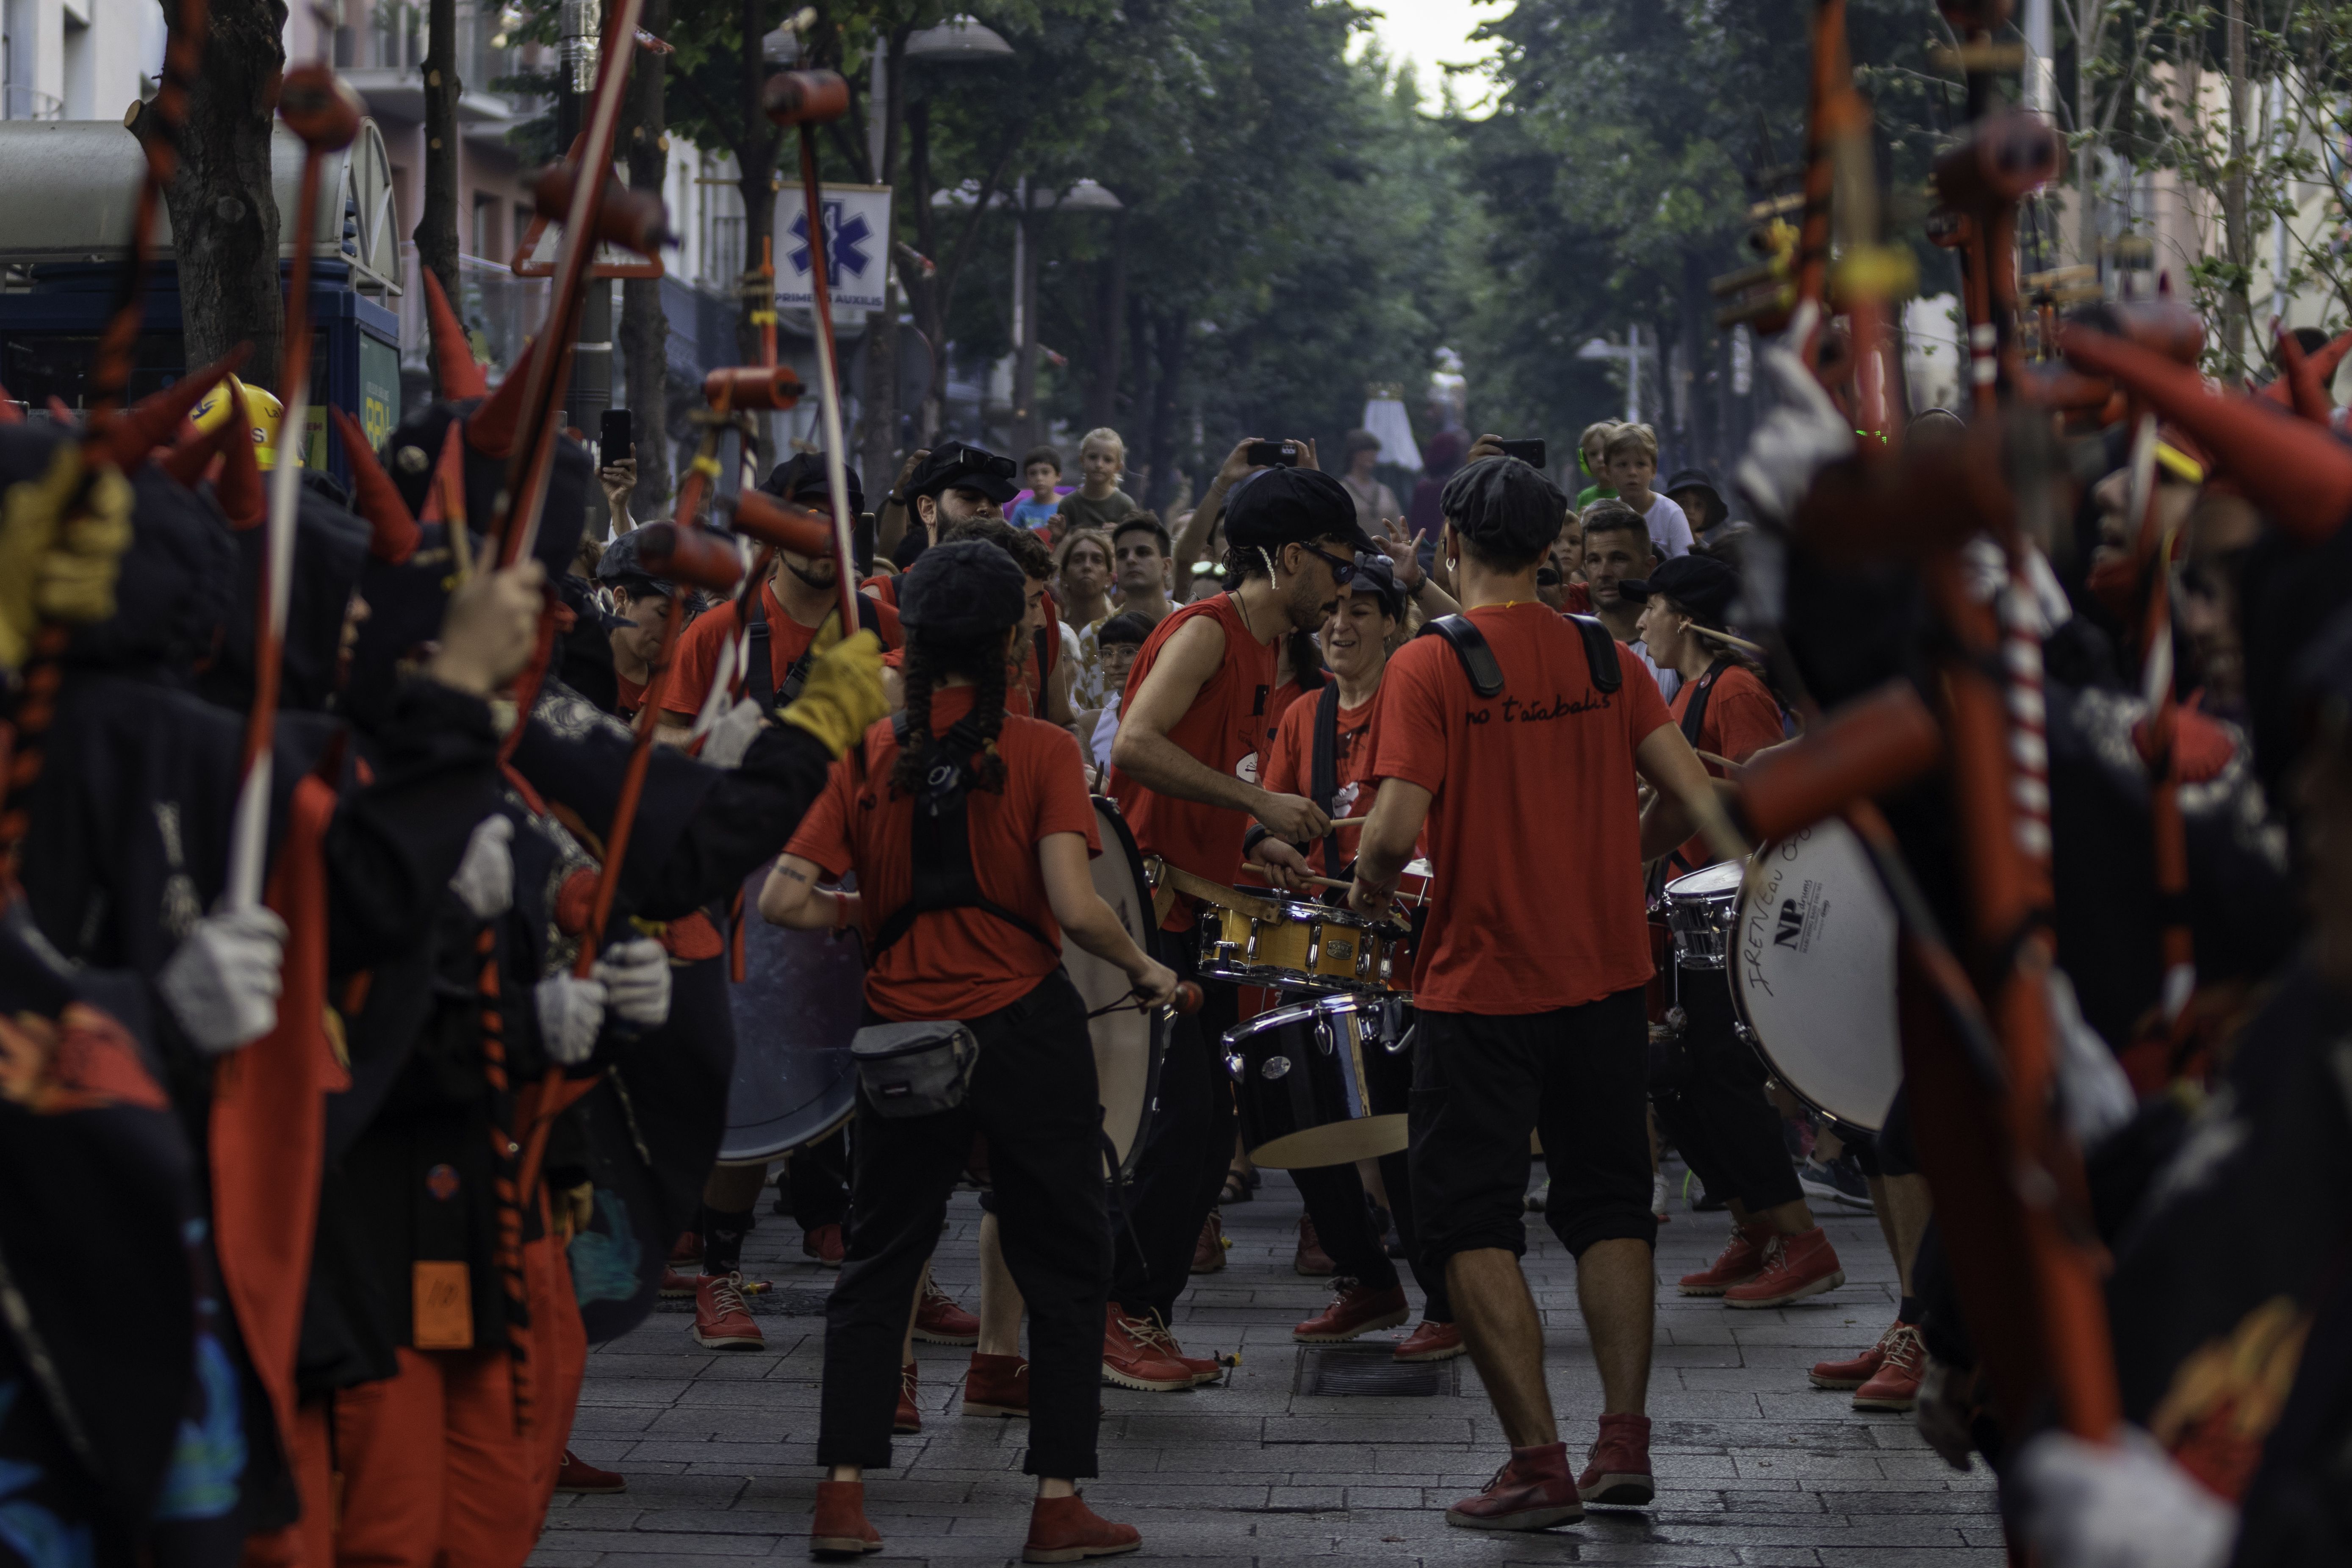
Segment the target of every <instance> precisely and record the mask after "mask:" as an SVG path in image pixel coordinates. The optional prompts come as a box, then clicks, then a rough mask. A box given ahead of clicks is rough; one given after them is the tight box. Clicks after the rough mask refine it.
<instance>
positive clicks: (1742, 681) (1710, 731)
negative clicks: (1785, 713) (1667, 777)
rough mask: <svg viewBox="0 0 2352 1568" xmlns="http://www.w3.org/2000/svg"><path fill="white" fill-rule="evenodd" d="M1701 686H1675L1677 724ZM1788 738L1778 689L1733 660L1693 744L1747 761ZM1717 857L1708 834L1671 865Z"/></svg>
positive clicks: (1686, 866) (1675, 871)
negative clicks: (1774, 697) (1771, 688)
mask: <svg viewBox="0 0 2352 1568" xmlns="http://www.w3.org/2000/svg"><path fill="white" fill-rule="evenodd" d="M1698 685H1699V682H1697V681H1696V680H1685V681H1684V682H1683V683H1682V685H1681V686H1680V687H1678V688H1676V689H1675V698H1674V700H1673V701H1671V702H1669V703H1667V704H1666V711H1667V713H1669V714H1670V715H1672V716H1673V718H1674V721H1675V723H1677V724H1679V723H1681V722H1682V721H1683V715H1684V714H1685V713H1686V712H1688V711H1689V710H1690V705H1691V694H1692V693H1693V692H1694V691H1696V689H1698ZM1788 738H1789V734H1788V731H1787V730H1786V728H1785V727H1783V725H1782V724H1781V722H1780V704H1779V703H1777V702H1775V701H1773V700H1772V693H1771V692H1770V691H1769V690H1767V689H1765V686H1764V682H1763V681H1761V680H1759V679H1757V676H1756V672H1755V671H1754V670H1752V669H1749V668H1748V667H1747V666H1746V665H1744V664H1738V663H1733V664H1731V665H1728V666H1727V667H1726V668H1724V671H1723V673H1722V674H1721V675H1718V676H1717V677H1716V678H1715V685H1714V689H1713V690H1712V691H1710V692H1709V694H1708V696H1707V700H1706V714H1705V716H1704V717H1702V718H1701V719H1700V720H1699V722H1698V739H1697V740H1696V741H1695V742H1692V744H1693V745H1695V746H1696V747H1697V748H1698V749H1699V750H1700V751H1702V752H1714V753H1715V754H1716V755H1717V756H1718V757H1727V758H1729V759H1730V760H1731V761H1733V762H1735V763H1744V762H1746V761H1747V760H1748V758H1750V757H1752V756H1754V755H1755V754H1756V753H1757V752H1760V751H1762V750H1763V749H1764V748H1765V747H1767V746H1777V745H1779V744H1780V742H1783V741H1785V740H1787V739H1788ZM1701 765H1702V766H1704V767H1705V768H1706V771H1707V772H1708V773H1711V774H1713V775H1714V776H1715V777H1717V778H1719V779H1720V778H1729V777H1730V776H1731V775H1730V773H1728V772H1727V771H1726V770H1724V769H1722V768H1719V767H1717V766H1716V765H1715V764H1714V763H1706V762H1702V763H1701ZM1715 858H1716V857H1715V851H1714V850H1712V849H1710V848H1708V847H1707V843H1706V838H1705V837H1703V836H1694V837H1692V838H1691V839H1690V841H1689V842H1688V843H1686V844H1684V845H1683V846H1682V847H1679V848H1677V849H1676V850H1675V860H1677V861H1679V862H1681V864H1680V865H1679V866H1670V867H1669V868H1668V875H1670V876H1674V875H1680V874H1681V873H1682V872H1684V871H1696V870H1697V869H1698V868H1700V867H1701V866H1712V865H1713V864H1715Z"/></svg>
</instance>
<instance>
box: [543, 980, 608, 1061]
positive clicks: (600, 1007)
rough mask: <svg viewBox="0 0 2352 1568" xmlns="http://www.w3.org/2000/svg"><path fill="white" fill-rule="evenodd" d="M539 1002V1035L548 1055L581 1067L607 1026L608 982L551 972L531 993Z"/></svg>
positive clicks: (592, 1051) (593, 1050) (551, 1058)
mask: <svg viewBox="0 0 2352 1568" xmlns="http://www.w3.org/2000/svg"><path fill="white" fill-rule="evenodd" d="M531 1000H532V1001H533V1002H535V1003H537V1004H538V1006H539V1038H540V1043H541V1046H543V1047H545V1048H546V1051H547V1057H548V1059H549V1060H550V1061H551V1062H554V1063H556V1064H557V1065H558V1066H560V1067H567V1068H573V1067H578V1066H579V1065H580V1064H581V1063H582V1062H584V1061H586V1060H587V1059H588V1058H589V1057H590V1056H591V1055H593V1053H594V1052H595V1049H596V1036H597V1034H598V1032H599V1031H601V1030H602V1029H603V1028H604V982H603V981H601V980H583V979H581V978H579V977H578V976H577V975H572V974H551V975H549V976H548V977H547V978H546V979H544V980H542V981H541V982H540V983H539V984H538V986H537V988H536V989H534V990H533V991H532V993H531Z"/></svg>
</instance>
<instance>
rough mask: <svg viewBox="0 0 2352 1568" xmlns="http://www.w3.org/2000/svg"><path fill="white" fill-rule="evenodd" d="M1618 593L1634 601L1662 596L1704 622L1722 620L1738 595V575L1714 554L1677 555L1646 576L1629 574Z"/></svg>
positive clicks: (1638, 602) (1646, 600)
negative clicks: (1655, 595) (1631, 575)
mask: <svg viewBox="0 0 2352 1568" xmlns="http://www.w3.org/2000/svg"><path fill="white" fill-rule="evenodd" d="M1617 592H1618V593H1620V594H1622V595H1624V596H1625V597H1626V598H1628V599H1631V600H1633V602H1634V603H1635V604H1637V605H1641V604H1646V603H1648V602H1649V599H1650V596H1651V595H1653V594H1658V595H1664V596H1665V597H1667V598H1669V599H1672V600H1673V601H1674V602H1675V604H1677V605H1681V606H1682V607H1683V608H1684V609H1685V610H1688V611H1689V612H1690V613H1691V614H1692V615H1694V616H1697V617H1698V618H1699V619H1700V620H1702V621H1720V620H1722V619H1723V618H1724V616H1727V615H1728V614H1730V612H1731V601H1732V600H1733V599H1735V598H1737V597H1738V596H1739V574H1738V573H1737V572H1734V571H1733V570H1732V569H1731V568H1730V567H1728V566H1726V565H1725V564H1724V563H1722V562H1720V561H1717V559H1716V558H1715V557H1714V556H1712V555H1676V556H1675V557H1673V558H1672V559H1670V560H1668V561H1666V562H1665V563H1663V564H1661V565H1660V566H1659V567H1658V568H1657V570H1655V571H1654V572H1652V573H1651V574H1649V576H1647V577H1628V578H1626V579H1625V580H1624V581H1623V582H1622V583H1620V584H1617Z"/></svg>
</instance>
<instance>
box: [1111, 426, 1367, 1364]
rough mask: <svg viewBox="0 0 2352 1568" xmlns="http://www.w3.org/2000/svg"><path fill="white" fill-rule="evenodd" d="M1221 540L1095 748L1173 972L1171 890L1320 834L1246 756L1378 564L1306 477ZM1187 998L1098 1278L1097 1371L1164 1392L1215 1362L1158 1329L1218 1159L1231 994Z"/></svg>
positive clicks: (1186, 944)
mask: <svg viewBox="0 0 2352 1568" xmlns="http://www.w3.org/2000/svg"><path fill="white" fill-rule="evenodd" d="M1129 537H1131V536H1129ZM1225 537H1226V539H1227V540H1228V541H1229V542H1230V543H1231V550H1230V552H1229V554H1228V556H1227V559H1226V581H1227V582H1229V583H1231V584H1234V586H1233V587H1232V588H1230V589H1229V590H1227V591H1226V592H1225V593H1223V594H1219V595H1215V596H1214V597H1213V598H1208V599H1202V600H1201V601H1199V602H1197V603H1195V604H1191V605H1185V606H1184V607H1183V608H1182V609H1180V610H1177V611H1174V612H1173V613H1171V615H1169V616H1168V617H1167V618H1166V619H1164V620H1162V621H1161V622H1160V625H1159V626H1157V627H1156V628H1154V630H1153V631H1152V634H1151V637H1150V639H1149V640H1148V641H1146V642H1145V644H1144V645H1143V651H1142V653H1141V654H1139V656H1138V657H1137V658H1136V661H1135V667H1134V668H1133V670H1132V671H1131V672H1130V673H1129V677H1128V683H1127V700H1126V702H1125V704H1124V711H1123V713H1122V715H1121V718H1120V723H1119V728H1118V739H1117V740H1116V741H1115V742H1113V743H1112V749H1111V773H1110V793H1111V794H1112V795H1114V796H1115V797H1116V798H1117V799H1118V805H1119V809H1120V810H1121V811H1122V812H1123V813H1125V815H1126V816H1127V820H1128V823H1129V826H1130V827H1131V828H1132V829H1133V830H1134V833H1135V838H1136V843H1137V845H1138V847H1140V848H1141V850H1142V851H1143V854H1144V856H1145V858H1146V859H1147V861H1150V862H1164V863H1165V866H1164V868H1163V869H1162V870H1161V871H1160V873H1159V874H1158V876H1157V878H1156V881H1157V888H1158V898H1157V900H1156V901H1155V909H1156V910H1157V911H1158V912H1159V914H1160V931H1162V933H1163V937H1164V946H1165V948H1166V949H1167V950H1169V951H1168V952H1167V953H1166V956H1167V957H1168V959H1169V962H1171V963H1173V964H1174V965H1176V967H1177V968H1178V970H1179V972H1180V973H1186V974H1188V975H1189V974H1191V973H1192V972H1193V969H1194V966H1195V960H1194V953H1195V952H1196V951H1197V949H1196V947H1195V945H1194V942H1193V940H1192V927H1193V923H1194V921H1195V919H1196V917H1197V916H1198V914H1199V912H1200V911H1199V906H1198V905H1197V903H1196V902H1195V900H1193V899H1192V898H1190V897H1187V896H1185V895H1184V893H1183V891H1182V889H1181V888H1179V887H1178V886H1177V884H1178V883H1179V882H1180V881H1181V882H1186V883H1191V880H1192V879H1204V880H1207V881H1210V882H1216V883H1226V882H1230V881H1232V880H1233V879H1234V876H1235V874H1236V873H1237V871H1238V870H1239V868H1240V866H1241V863H1242V840H1243V836H1244V833H1245V832H1246V831H1247V830H1248V827H1249V824H1250V821H1251V819H1253V818H1255V819H1256V820H1257V821H1258V822H1261V823H1263V824H1265V826H1266V828H1267V829H1268V830H1269V831H1270V832H1272V833H1274V834H1275V835H1276V836H1277V837H1282V838H1285V839H1288V840H1292V841H1294V842H1299V841H1305V840H1307V839H1312V838H1320V837H1323V836H1324V835H1325V834H1326V833H1328V831H1329V830H1330V816H1329V814H1328V813H1327V812H1326V811H1324V810H1323V808H1322V807H1320V806H1318V805H1316V804H1315V803H1314V802H1312V801H1310V800H1307V798H1305V797H1304V796H1302V795H1276V794H1274V793H1273V792H1272V791H1269V790H1266V789H1265V788H1262V787H1261V786H1260V785H1259V784H1258V758H1259V754H1260V753H1261V752H1264V751H1265V748H1266V746H1267V743H1268V742H1270V741H1271V740H1272V739H1273V736H1274V731H1275V729H1276V725H1278V724H1279V723H1280V722H1281V720H1282V715H1281V713H1280V712H1279V711H1276V710H1275V706H1276V705H1275V702H1274V692H1275V686H1276V675H1275V653H1276V647H1277V646H1278V645H1279V644H1280V643H1281V642H1282V641H1283V639H1285V638H1286V637H1289V636H1290V635H1291V634H1292V633H1293V632H1297V631H1305V630H1308V629H1310V628H1313V627H1316V626H1321V625H1322V624H1323V623H1324V622H1325V621H1326V620H1328V619H1329V618H1330V616H1331V615H1332V613H1333V611H1334V610H1335V609H1336V608H1337V606H1338V604H1339V595H1340V593H1341V591H1342V590H1343V588H1344V587H1345V585H1346V584H1348V583H1349V582H1350V581H1352V580H1353V579H1354V577H1355V574H1356V570H1357V567H1356V558H1355V552H1358V551H1364V552H1371V553H1377V552H1378V547H1377V546H1376V545H1374V544H1373V542H1372V541H1371V540H1370V539H1369V538H1367V537H1366V536H1365V535H1364V533H1363V531H1361V530H1360V529H1359V528H1358V527H1357V526H1356V509H1355V503H1354V502H1353V501H1352V500H1350V499H1349V495H1348V492H1347V489H1346V488H1345V487H1343V486H1342V485H1341V484H1340V483H1339V480H1337V479H1333V478H1331V477H1330V476H1329V475H1328V474H1325V473H1321V472H1319V471H1318V470H1316V469H1314V468H1265V469H1260V470H1257V471H1255V472H1254V473H1252V474H1249V475H1247V476H1245V477H1244V478H1243V479H1241V481H1240V482H1239V483H1238V484H1236V485H1235V486H1234V487H1233V489H1232V491H1231V500H1230V501H1229V502H1228V503H1227V505H1226V509H1225ZM1188 874H1189V875H1188ZM1192 885H1197V884H1192ZM1202 990H1203V991H1204V993H1206V995H1207V999H1206V1001H1205V1002H1204V1003H1203V1005H1202V1009H1201V1011H1200V1012H1198V1013H1196V1014H1193V1015H1192V1016H1189V1017H1180V1018H1179V1019H1178V1020H1177V1022H1176V1029H1175V1034H1174V1037H1173V1038H1172V1039H1171V1042H1170V1045H1169V1049H1168V1055H1167V1058H1166V1060H1165V1061H1164V1062H1163V1064H1162V1066H1161V1068H1160V1093H1159V1102H1158V1110H1157V1113H1156V1115H1155V1116H1154V1118H1153V1121H1152V1125H1151V1131H1150V1138H1149V1142H1147V1143H1146V1145H1145V1149H1144V1153H1143V1158H1142V1160H1141V1162H1140V1163H1139V1168H1138V1170H1137V1173H1136V1182H1135V1186H1134V1189H1133V1192H1132V1194H1131V1196H1130V1198H1129V1205H1128V1206H1129V1212H1130V1214H1131V1215H1132V1217H1133V1221H1134V1225H1133V1229H1132V1232H1131V1234H1130V1235H1128V1236H1122V1237H1120V1238H1119V1243H1118V1263H1117V1266H1116V1268H1114V1270H1113V1273H1112V1278H1111V1291H1112V1302H1111V1306H1110V1309H1109V1311H1108V1315H1107V1317H1106V1320H1105V1324H1104V1330H1103V1374H1104V1376H1105V1377H1107V1378H1108V1379H1109V1380H1110V1381H1112V1382H1113V1383H1116V1384H1120V1385H1121V1386H1123V1387H1129V1388H1144V1389H1169V1388H1181V1387H1184V1386H1186V1385H1187V1384H1188V1383H1191V1382H1194V1381H1205V1380H1207V1379H1210V1378H1213V1377H1214V1376H1215V1375H1216V1373H1217V1367H1216V1363H1214V1362H1211V1361H1203V1360H1200V1359H1197V1358H1194V1359H1192V1360H1190V1361H1189V1362H1187V1361H1185V1360H1184V1359H1182V1358H1181V1357H1180V1355H1179V1352H1178V1347H1177V1345H1176V1342H1175V1340H1174V1338H1173V1336H1172V1335H1171V1334H1170V1333H1169V1331H1168V1327H1167V1322H1168V1313H1169V1312H1170V1310H1171V1309H1173V1307H1174V1306H1175V1304H1176V1297H1177V1294H1178V1293H1179V1292H1180V1291H1181V1290H1182V1289H1183V1288H1184V1285H1185V1281H1186V1279H1187V1277H1188V1274H1189V1271H1190V1268H1191V1263H1192V1252H1193V1244H1194V1242H1195V1241H1196V1240H1197V1239H1198V1237H1199V1236H1200V1234H1201V1226H1202V1221H1204V1220H1205V1219H1206V1218H1207V1217H1208V1214H1209V1210H1210V1208H1211V1207H1212V1206H1213V1205H1214V1204H1215V1202H1216V1198H1217V1192H1218V1189H1219V1187H1220V1186H1221V1185H1222V1184H1223V1182H1224V1178H1225V1168H1226V1162H1227V1160H1228V1158H1229V1156H1230V1155H1231V1154H1232V1152H1233V1147H1234V1108H1233V1097H1232V1095H1231V1094H1230V1093H1228V1092H1227V1090H1226V1086H1225V1083H1224V1079H1223V1068H1222V1064H1221V1063H1220V1062H1219V1060H1218V1041H1219V1037H1220V1036H1221V1035H1222V1034H1223V1031H1224V1030H1225V1029H1226V1028H1227V1027H1229V1026H1231V1025H1232V1024H1233V1023H1234V1021H1235V1018H1236V1014H1237V1009H1238V1001H1239V998H1238V995H1237V993H1236V991H1235V988H1234V987H1233V986H1230V985H1223V984H1215V983H1210V984H1206V985H1204V986H1203V987H1202ZM1188 1367H1189V1370H1190V1375H1187V1374H1186V1369H1187V1368H1188Z"/></svg>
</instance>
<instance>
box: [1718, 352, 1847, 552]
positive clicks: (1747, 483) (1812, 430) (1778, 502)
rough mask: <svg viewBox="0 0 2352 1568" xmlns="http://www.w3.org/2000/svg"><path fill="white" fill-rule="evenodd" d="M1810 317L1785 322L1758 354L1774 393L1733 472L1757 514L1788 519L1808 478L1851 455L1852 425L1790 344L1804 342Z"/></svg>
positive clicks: (1775, 519)
mask: <svg viewBox="0 0 2352 1568" xmlns="http://www.w3.org/2000/svg"><path fill="white" fill-rule="evenodd" d="M1809 325H1810V319H1809V318H1804V319H1801V320H1799V321H1795V322H1792V323H1790V327H1789V330H1788V331H1787V332H1786V333H1784V334H1783V335H1782V336H1781V339H1780V342H1776V343H1774V344H1772V345H1771V346H1770V347H1769V348H1767V349H1765V350H1763V351H1762V352H1761V353H1759V354H1758V355H1757V367H1758V369H1759V371H1761V372H1762V374H1763V376H1764V379H1765V380H1766V381H1767V382H1768V383H1769V384H1770V386H1771V388H1772V392H1773V395H1774V406H1773V409H1772V412H1771V413H1769V414H1768V415H1766V416H1764V422H1763V423H1762V424H1761V425H1759V426H1757V427H1756V433H1755V434H1754V435H1753V436H1751V437H1748V452H1747V455H1746V456H1744V457H1742V458H1740V459H1739V466H1738V468H1735V469H1734V470H1732V471H1733V474H1734V476H1735V477H1736V478H1737V479H1738V481H1739V488H1740V489H1742V490H1744V491H1746V492H1747V494H1748V502H1749V504H1750V505H1752V506H1754V507H1755V509H1756V512H1757V515H1758V516H1759V518H1761V519H1763V520H1765V521H1770V522H1783V523H1784V522H1787V521H1789V519H1790V518H1791V517H1793V516H1795V515H1796V510H1797V503H1798V502H1799V501H1800V500H1803V499H1804V494H1805V491H1806V490H1808V489H1811V487H1812V482H1813V476H1814V475H1815V474H1817V473H1819V472H1820V471H1821V470H1822V468H1824V467H1826V466H1827V465H1829V464H1831V463H1832V462H1835V461H1836V460H1837V459H1838V458H1850V457H1852V456H1853V422H1852V421H1851V420H1849V419H1847V418H1846V416H1844V415H1843V414H1841V413H1839V412H1838V407H1837V405H1836V404H1834V403H1832V402H1831V401H1830V395H1829V393H1828V392H1827V391H1825V390H1823V388H1822V384H1821V383H1820V382H1818V381H1816V380H1814V379H1813V373H1812V372H1811V371H1810V370H1807V369H1806V368H1805V362H1804V361H1803V360H1801V359H1800V358H1799V357H1797V352H1796V350H1795V349H1793V348H1791V347H1790V346H1789V345H1790V344H1792V343H1800V342H1803V341H1804V340H1805V337H1806V335H1807V328H1808V326H1809Z"/></svg>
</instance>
